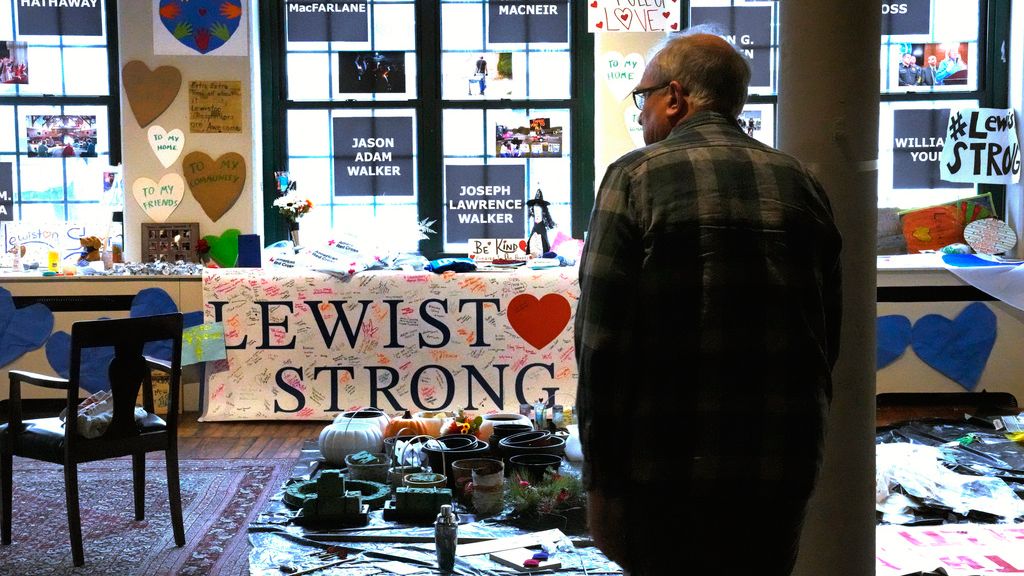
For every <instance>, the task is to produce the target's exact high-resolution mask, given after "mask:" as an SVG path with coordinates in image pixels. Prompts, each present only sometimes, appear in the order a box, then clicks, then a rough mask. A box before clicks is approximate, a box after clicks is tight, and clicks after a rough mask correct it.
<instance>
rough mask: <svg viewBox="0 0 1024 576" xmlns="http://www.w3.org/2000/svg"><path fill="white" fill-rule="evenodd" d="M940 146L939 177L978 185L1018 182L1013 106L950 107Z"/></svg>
mask: <svg viewBox="0 0 1024 576" xmlns="http://www.w3.org/2000/svg"><path fill="white" fill-rule="evenodd" d="M946 129H947V133H948V139H946V141H945V145H944V146H943V147H942V160H941V163H940V164H941V166H940V168H941V171H942V172H941V174H942V179H943V180H947V181H949V182H971V183H977V184H1016V183H1017V182H1020V141H1019V140H1018V138H1017V121H1016V117H1015V116H1014V113H1013V109H1012V108H1007V109H1000V108H974V109H967V110H955V111H954V110H951V111H950V112H949V123H948V125H947V126H946Z"/></svg>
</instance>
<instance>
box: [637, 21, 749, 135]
mask: <svg viewBox="0 0 1024 576" xmlns="http://www.w3.org/2000/svg"><path fill="white" fill-rule="evenodd" d="M705 34H710V35H713V36H722V34H720V33H718V31H717V30H716V29H715V28H714V27H712V26H694V27H692V28H689V29H687V30H685V31H683V32H680V33H678V34H671V35H669V36H667V37H666V38H665V40H663V41H662V42H661V43H660V44H659V45H658V46H657V47H656V48H655V51H656V53H655V55H654V56H653V57H652V58H651V59H649V66H650V67H651V68H652V69H653V72H654V76H655V78H654V80H655V81H657V82H659V83H660V82H669V81H671V80H676V81H678V82H679V83H680V84H682V85H683V88H684V89H686V90H688V91H689V93H690V97H691V98H692V99H693V101H694V105H695V106H696V108H697V109H698V110H713V111H715V112H718V113H720V114H723V115H726V116H729V117H731V118H736V117H738V116H739V115H740V113H741V112H743V105H744V104H746V103H747V86H748V85H749V84H750V64H748V63H747V60H746V58H744V56H743V55H742V54H740V53H739V52H738V51H737V50H736V48H735V47H733V46H732V44H730V43H729V42H728V41H725V40H722V41H721V42H713V43H708V42H707V40H708V39H707V38H706V37H702V35H705Z"/></svg>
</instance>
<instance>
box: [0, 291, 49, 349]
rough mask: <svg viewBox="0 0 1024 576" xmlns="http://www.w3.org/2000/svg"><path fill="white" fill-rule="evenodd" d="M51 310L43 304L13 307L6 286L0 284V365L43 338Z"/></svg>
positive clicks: (47, 333) (40, 342) (45, 336)
mask: <svg viewBox="0 0 1024 576" xmlns="http://www.w3.org/2000/svg"><path fill="white" fill-rule="evenodd" d="M52 331H53V312H50V309H49V308H47V307H46V306H45V305H43V304H32V305H30V306H26V307H24V308H15V307H14V298H13V297H12V296H11V293H10V291H9V290H7V289H5V288H0V366H6V365H8V364H10V363H11V362H14V361H15V360H17V359H18V358H21V357H22V356H23V355H24V354H25V353H26V352H29V351H31V350H35V349H36V348H39V347H40V346H42V345H43V342H46V338H47V337H48V336H49V335H50V332H52Z"/></svg>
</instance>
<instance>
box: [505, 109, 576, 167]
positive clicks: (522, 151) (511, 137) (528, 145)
mask: <svg viewBox="0 0 1024 576" xmlns="http://www.w3.org/2000/svg"><path fill="white" fill-rule="evenodd" d="M494 155H495V156H497V157H499V158H560V157H561V156H562V127H561V126H552V125H551V119H550V118H533V119H531V120H530V125H529V126H506V125H504V124H497V125H495V152H494Z"/></svg>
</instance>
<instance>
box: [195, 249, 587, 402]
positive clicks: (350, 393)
mask: <svg viewBox="0 0 1024 576" xmlns="http://www.w3.org/2000/svg"><path fill="white" fill-rule="evenodd" d="M578 297H579V286H578V282H577V278H576V271H575V270H574V269H571V268H565V269H557V270H546V271H527V270H517V271H515V272H510V273H507V274H499V273H489V274H484V273H479V274H458V275H451V276H444V275H436V274H433V273H430V272H414V273H404V272H392V271H381V272H366V273H360V274H357V275H356V276H354V277H352V278H351V279H349V280H347V281H342V280H339V279H336V278H334V277H332V276H329V275H327V274H322V273H318V272H313V271H308V270H295V269H281V270H274V269H268V270H259V269H207V270H206V271H205V272H204V275H203V303H204V309H205V316H206V322H223V323H224V339H225V348H226V352H227V358H226V359H225V360H217V361H213V362H209V363H207V365H206V374H207V377H206V382H205V385H204V391H203V420H205V421H209V420H254V419H255V420H271V419H313V420H316V419H320V420H324V419H331V418H333V417H334V416H335V415H337V413H338V412H339V411H341V410H344V409H346V408H349V407H352V406H375V407H378V408H381V409H382V410H384V411H386V412H399V411H402V410H412V411H418V410H452V409H455V408H462V409H466V410H479V411H489V410H494V409H499V410H513V411H515V410H517V409H518V406H519V405H520V404H522V403H528V402H533V401H535V400H537V398H550V397H554V398H555V401H556V402H558V403H566V404H569V403H572V402H573V401H574V399H575V395H576V356H575V349H574V347H573V334H572V318H573V315H574V314H575V308H576V301H577V299H578Z"/></svg>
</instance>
